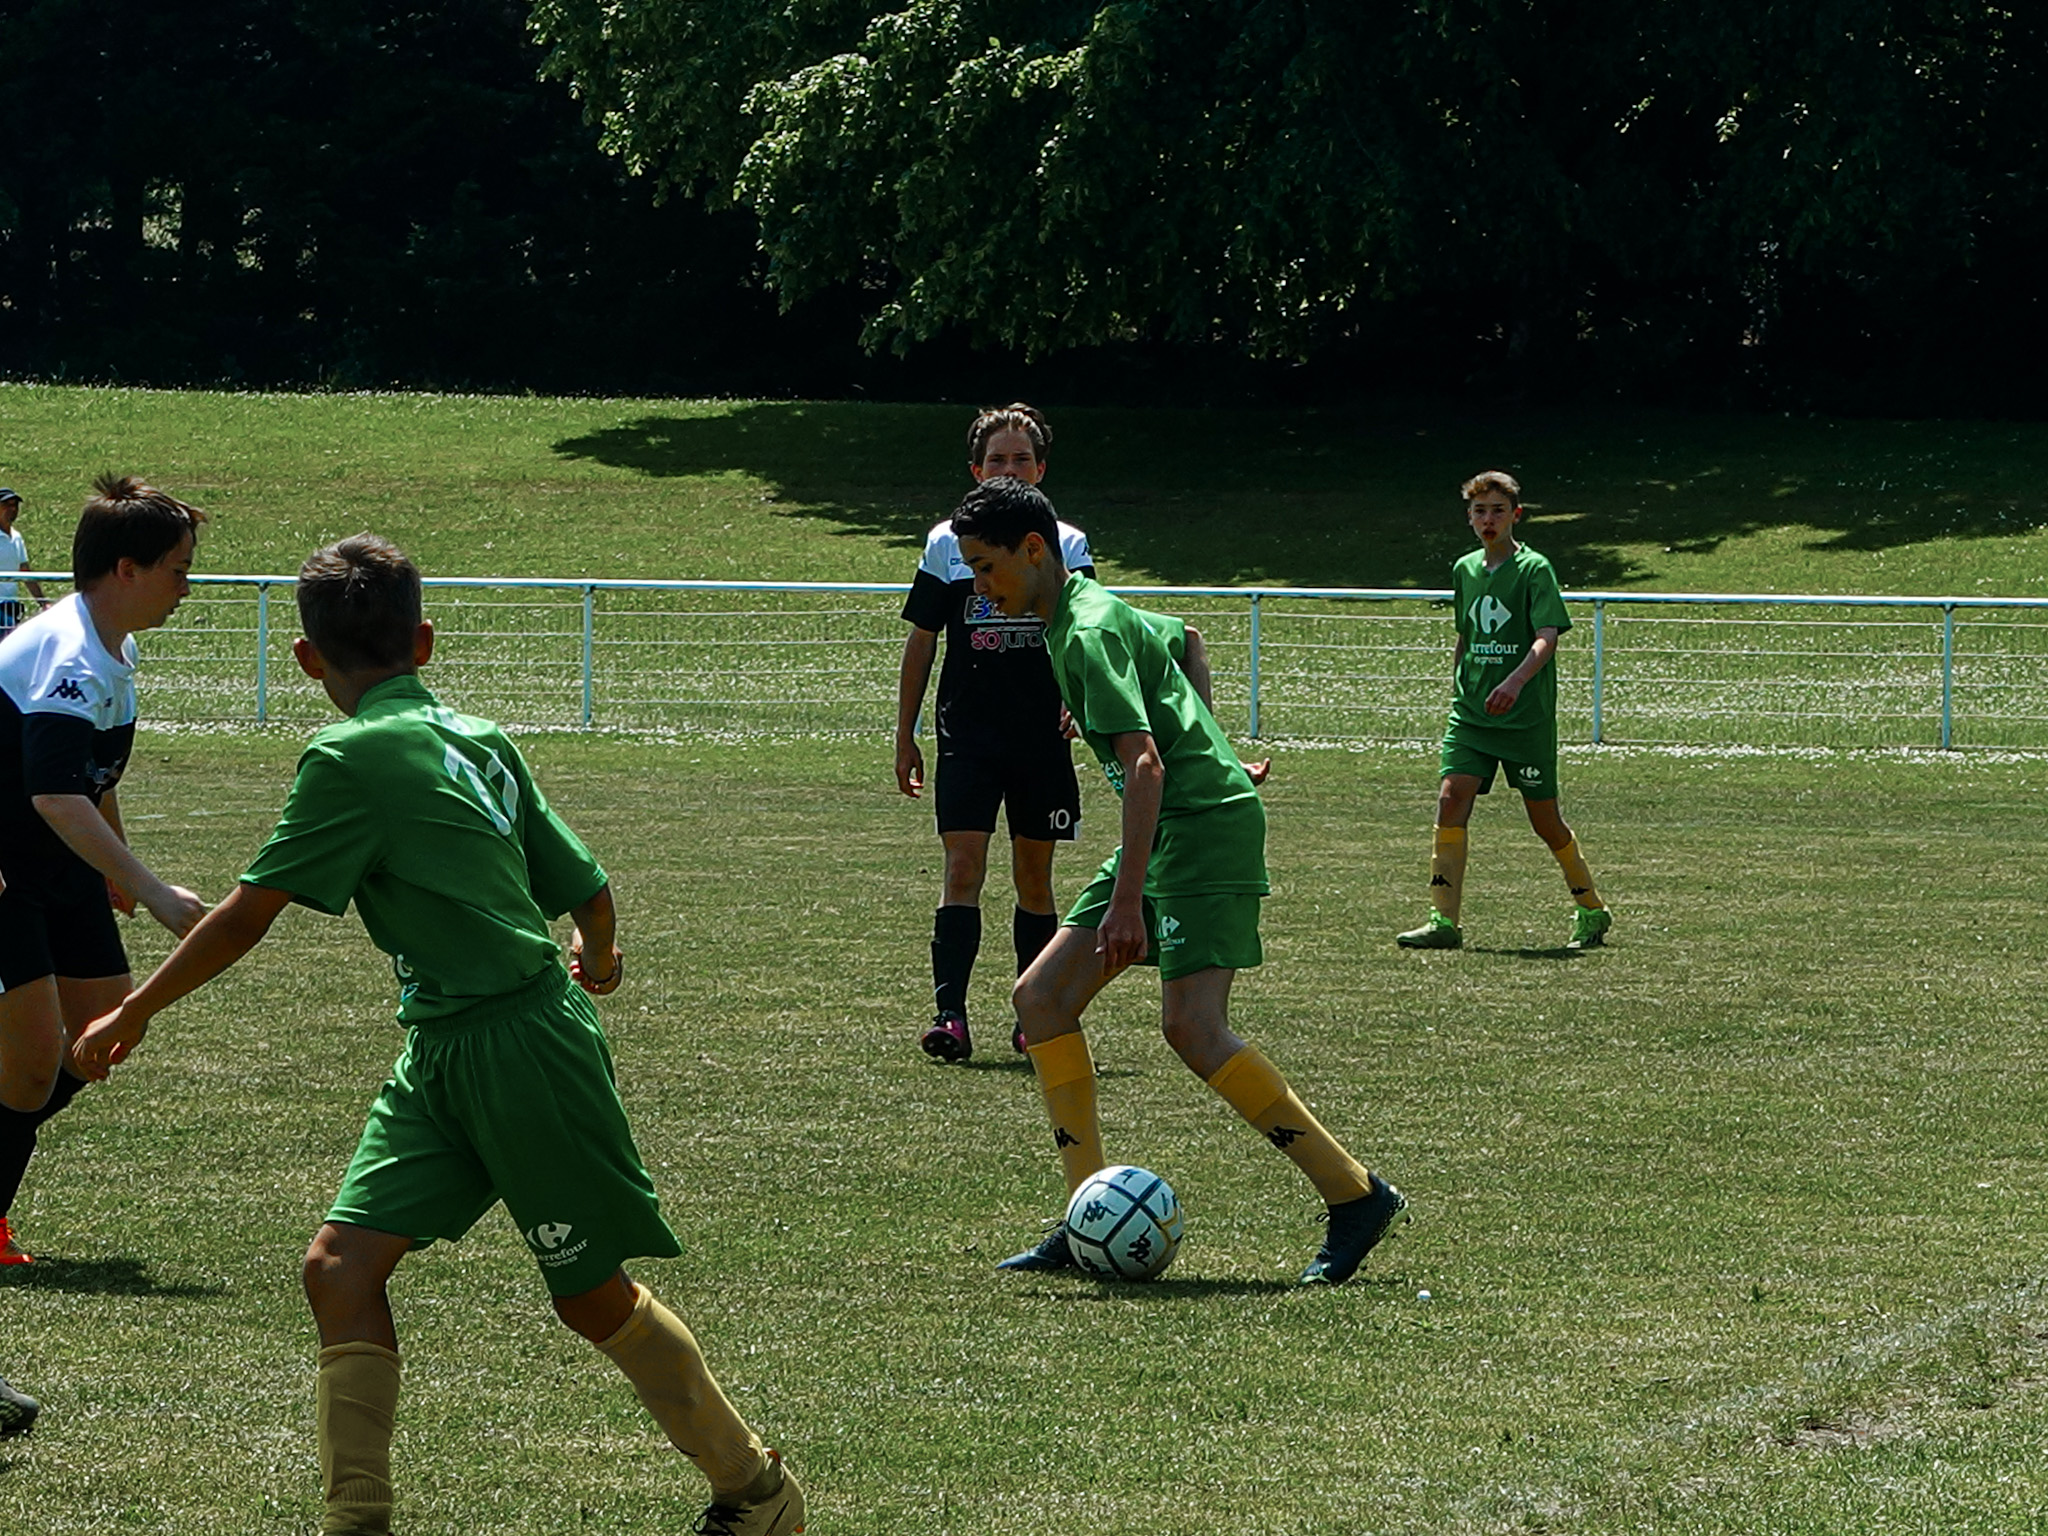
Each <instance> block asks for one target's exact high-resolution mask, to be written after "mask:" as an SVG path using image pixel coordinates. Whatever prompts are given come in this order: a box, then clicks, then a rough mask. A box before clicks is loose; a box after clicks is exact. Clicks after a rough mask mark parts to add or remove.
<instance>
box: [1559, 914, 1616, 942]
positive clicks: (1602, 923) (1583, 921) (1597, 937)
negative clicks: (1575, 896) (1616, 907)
mask: <svg viewBox="0 0 2048 1536" xmlns="http://www.w3.org/2000/svg"><path fill="white" fill-rule="evenodd" d="M1613 926H1614V914H1613V913H1612V912H1610V911H1608V910H1607V909H1606V908H1605V907H1580V908H1579V909H1578V913H1577V915H1576V916H1574V917H1573V918H1572V936H1571V937H1570V938H1569V939H1566V940H1565V942H1564V947H1565V948H1566V949H1592V948H1593V947H1594V946H1595V945H1598V944H1604V943H1606V942H1607V930H1608V929H1610V928H1612V927H1613Z"/></svg>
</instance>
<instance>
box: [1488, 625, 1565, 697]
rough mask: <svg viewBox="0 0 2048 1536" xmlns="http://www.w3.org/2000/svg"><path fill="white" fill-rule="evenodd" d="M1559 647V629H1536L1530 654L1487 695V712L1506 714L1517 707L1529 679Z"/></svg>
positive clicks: (1546, 627)
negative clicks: (1516, 704) (1517, 701)
mask: <svg viewBox="0 0 2048 1536" xmlns="http://www.w3.org/2000/svg"><path fill="white" fill-rule="evenodd" d="M1556 649H1557V630H1556V629H1555V628H1552V627H1550V626H1547V625H1546V626H1545V627H1544V628H1542V629H1539V630H1537V631H1536V638H1535V639H1534V640H1532V641H1530V642H1529V654H1528V655H1526V656H1524V657H1523V658H1522V664H1521V665H1520V666H1518V667H1516V668H1515V670H1514V671H1512V672H1510V673H1509V674H1508V675H1507V676H1506V677H1504V678H1502V679H1501V682H1500V685H1499V686H1498V687H1497V688H1495V689H1494V690H1493V692H1491V693H1489V694H1488V695H1487V696H1486V712H1487V713H1488V714H1489V715H1504V714H1506V713H1507V712H1508V711H1509V710H1511V709H1513V708H1514V707H1515V700H1517V699H1519V698H1520V697H1521V696H1522V690H1523V689H1524V688H1526V687H1527V686H1528V684H1529V679H1530V678H1532V677H1534V676H1535V675H1536V674H1537V673H1538V672H1541V671H1542V670H1543V668H1544V667H1545V666H1546V665H1548V663H1549V661H1550V657H1551V654H1552V653H1553V652H1554V651H1556Z"/></svg>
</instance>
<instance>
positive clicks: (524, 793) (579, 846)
mask: <svg viewBox="0 0 2048 1536" xmlns="http://www.w3.org/2000/svg"><path fill="white" fill-rule="evenodd" d="M505 746H506V749H507V750H508V751H509V752H510V754H511V757H512V761H513V764H514V769H513V771H514V772H515V773H517V774H518V775H519V798H520V803H521V804H522V805H523V806H525V808H526V814H525V815H524V817H523V818H522V823H523V824H522V826H521V829H520V845H521V847H522V848H523V849H524V850H525V853H526V879H527V885H528V888H529V889H531V890H532V892H533V904H534V905H535V906H537V907H539V908H540V909H541V911H542V913H544V914H545V915H546V916H548V917H550V918H555V917H560V916H561V915H562V914H563V913H564V912H567V911H569V910H570V909H571V908H572V907H580V906H581V905H583V903H584V902H586V901H588V900H590V898H591V897H593V896H595V895H596V894H597V893H598V892H599V891H601V890H603V889H604V887H605V884H606V878H605V872H604V870H603V868H602V867H601V866H600V865H599V864H598V862H597V860H596V859H595V858H593V857H591V853H590V850H589V849H588V848H586V847H584V845H583V839H582V838H580V837H578V836H577V835H576V834H575V833H574V832H573V831H571V830H570V829H569V826H568V824H567V823H566V822H564V821H563V820H562V818H561V817H559V816H557V815H556V814H555V813H554V810H553V809H552V808H551V807H550V806H549V805H548V802H547V797H546V796H545V795H543V794H542V793H541V792H540V786H539V785H538V784H536V783H534V781H533V772H532V770H531V769H529V768H528V767H527V766H526V759H525V758H524V757H523V756H522V755H521V754H520V752H519V749H518V748H517V747H514V746H512V744H511V743H510V742H509V741H508V742H506V743H505Z"/></svg>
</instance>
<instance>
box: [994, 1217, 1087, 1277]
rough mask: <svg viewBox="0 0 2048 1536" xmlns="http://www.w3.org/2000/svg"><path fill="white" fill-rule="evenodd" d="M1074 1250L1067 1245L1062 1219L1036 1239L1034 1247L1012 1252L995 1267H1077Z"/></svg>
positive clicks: (1065, 1230)
mask: <svg viewBox="0 0 2048 1536" xmlns="http://www.w3.org/2000/svg"><path fill="white" fill-rule="evenodd" d="M1079 1267H1080V1266H1079V1265H1077V1264H1075V1262H1074V1251H1073V1249H1071V1248H1069V1247H1068V1246H1067V1224H1066V1223H1065V1222H1064V1221H1063V1222H1061V1223H1060V1224H1059V1225H1058V1226H1056V1227H1054V1228H1053V1229H1052V1230H1051V1231H1050V1232H1048V1233H1046V1234H1045V1236H1044V1237H1042V1238H1040V1239H1039V1240H1038V1246H1037V1247H1036V1248H1026V1249H1025V1250H1024V1251H1023V1252H1022V1253H1013V1254H1011V1255H1010V1256H1009V1257H1008V1258H1007V1259H1005V1260H1003V1262H1002V1263H1000V1264H998V1265H997V1266H996V1268H997V1269H1077V1268H1079Z"/></svg>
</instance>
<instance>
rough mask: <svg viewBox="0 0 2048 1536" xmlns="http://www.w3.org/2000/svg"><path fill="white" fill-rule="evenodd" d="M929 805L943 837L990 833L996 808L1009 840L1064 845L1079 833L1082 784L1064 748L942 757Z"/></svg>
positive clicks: (957, 753) (992, 830)
mask: <svg viewBox="0 0 2048 1536" xmlns="http://www.w3.org/2000/svg"><path fill="white" fill-rule="evenodd" d="M932 801H933V804H934V806H935V807H936V809H937V811H938V817H939V835H940V836H941V837H944V836H945V835H946V834H947V833H948V832H994V831H995V829H996V807H997V806H998V805H1000V806H1002V807H1003V809H1004V812H1005V814H1006V815H1007V816H1008V818H1009V822H1010V836H1012V837H1028V838H1032V839H1035V840H1037V841H1039V842H1048V843H1066V842H1072V841H1073V840H1074V838H1075V837H1076V836H1078V835H1079V833H1080V830H1081V783H1080V780H1078V779H1076V778H1075V777H1074V759H1073V757H1072V756H1071V755H1070V754H1069V753H1068V751H1067V750H1066V747H1065V746H1064V744H1063V745H1062V746H1061V748H1060V750H1059V751H1058V752H1050V753H1030V754H1019V755H1017V756H1014V757H1011V756H1001V757H998V756H993V755H982V754H974V755H969V754H967V753H960V752H942V753H940V754H939V767H938V775H937V782H936V783H935V784H934V786H933V791H932Z"/></svg>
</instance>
